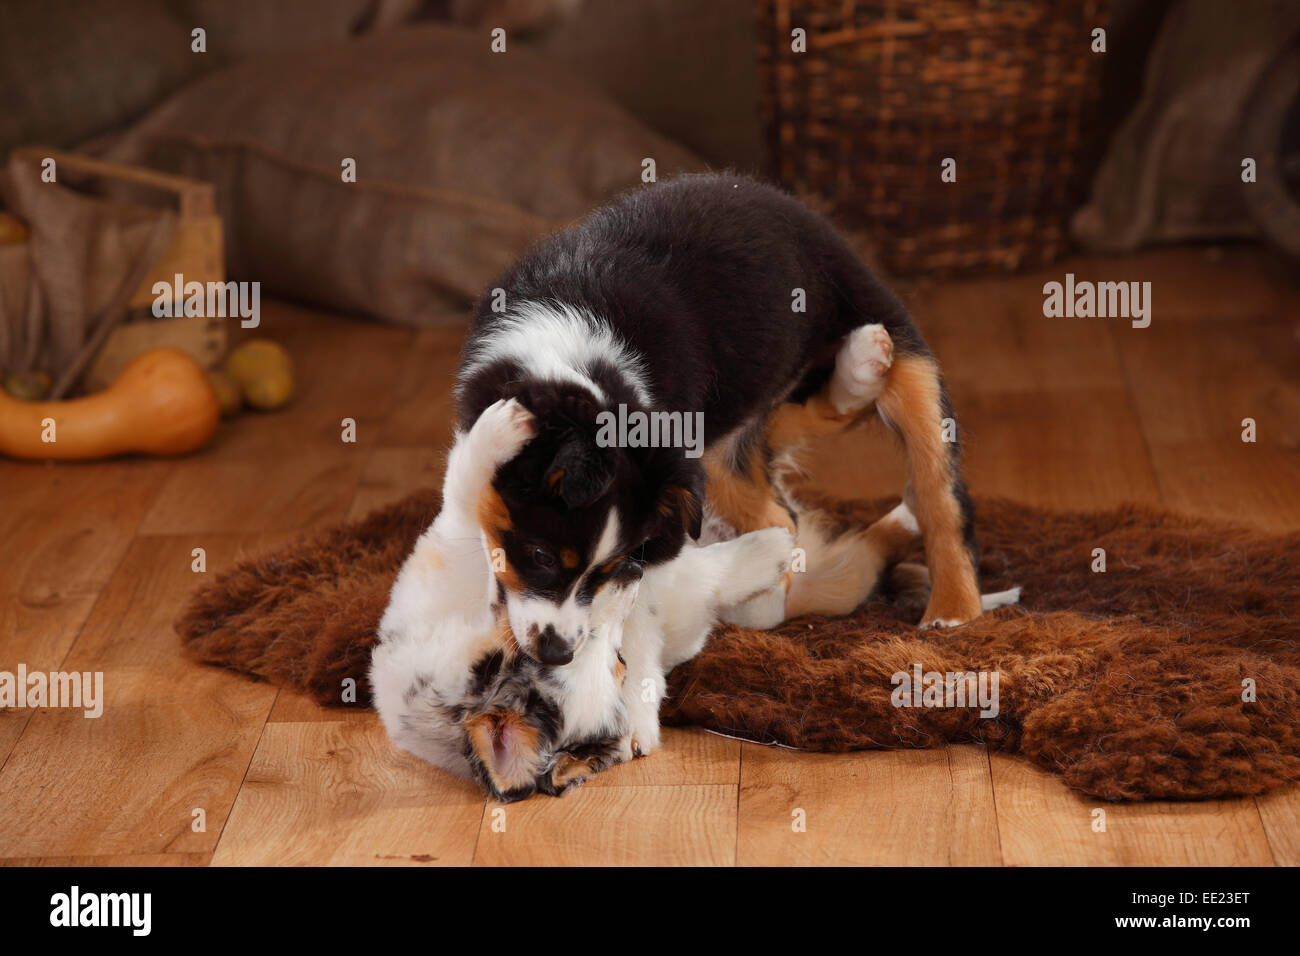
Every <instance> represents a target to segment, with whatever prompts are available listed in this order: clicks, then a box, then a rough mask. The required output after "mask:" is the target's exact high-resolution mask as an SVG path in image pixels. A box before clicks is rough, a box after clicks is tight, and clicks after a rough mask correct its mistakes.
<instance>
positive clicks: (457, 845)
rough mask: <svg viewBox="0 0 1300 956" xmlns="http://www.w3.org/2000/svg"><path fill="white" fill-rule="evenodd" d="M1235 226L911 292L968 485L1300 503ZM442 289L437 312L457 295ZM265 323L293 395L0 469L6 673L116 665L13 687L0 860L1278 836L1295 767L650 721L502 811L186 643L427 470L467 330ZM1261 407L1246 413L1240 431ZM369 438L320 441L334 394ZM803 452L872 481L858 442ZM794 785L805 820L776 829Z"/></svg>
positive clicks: (1284, 353)
mask: <svg viewBox="0 0 1300 956" xmlns="http://www.w3.org/2000/svg"><path fill="white" fill-rule="evenodd" d="M1066 271H1073V272H1074V273H1075V274H1076V275H1077V276H1078V277H1079V278H1080V279H1088V278H1091V279H1112V280H1121V279H1122V280H1149V281H1151V282H1152V286H1153V322H1152V325H1151V327H1150V328H1148V329H1133V328H1130V327H1129V325H1128V323H1127V322H1125V321H1122V320H1104V319H1046V318H1044V317H1043V315H1042V301H1043V296H1042V291H1041V290H1042V284H1043V282H1044V281H1047V280H1048V279H1058V280H1059V279H1062V278H1063V277H1064V275H1065V273H1066ZM1287 274H1288V273H1287V269H1286V267H1285V266H1284V265H1282V264H1280V263H1278V262H1276V261H1274V260H1273V259H1271V258H1270V257H1268V256H1267V255H1264V254H1262V253H1259V252H1255V251H1251V250H1243V249H1237V250H1229V251H1226V252H1220V251H1216V250H1199V249H1198V250H1178V251H1172V250H1171V251H1161V252H1157V253H1152V254H1147V255H1144V256H1142V257H1140V258H1131V259H1119V260H1110V261H1104V262H1103V261H1082V260H1080V261H1074V262H1068V263H1064V264H1062V265H1061V266H1060V267H1058V268H1055V269H1052V270H1050V272H1048V273H1040V274H1035V275H1030V276H1025V277H1021V278H1016V279H1011V280H996V281H979V282H975V283H966V284H960V285H958V284H945V285H935V286H930V287H926V288H919V289H917V290H915V291H914V293H913V294H912V296H911V300H912V304H913V307H914V310H915V312H916V314H917V316H918V320H919V322H920V324H921V326H922V328H923V329H924V330H925V332H926V334H927V336H928V337H929V339H930V341H931V342H932V344H933V345H934V347H935V350H936V351H937V353H938V355H939V357H940V360H941V361H942V363H943V366H944V369H945V372H946V375H947V378H948V381H949V383H950V386H951V389H952V392H953V397H954V400H955V403H956V406H957V409H958V413H959V415H960V416H961V421H962V423H963V428H964V432H963V435H964V439H965V441H966V442H967V448H968V476H969V479H970V483H971V485H972V487H973V489H974V491H975V492H976V493H977V494H999V495H1006V496H1010V497H1014V498H1017V499H1020V500H1023V501H1027V502H1032V503H1034V504H1038V505H1045V506H1054V507H1059V508H1099V507H1107V506H1111V505H1115V504H1118V503H1120V502H1124V501H1138V502H1145V503H1150V504H1161V503H1163V504H1165V505H1168V506H1170V507H1173V508H1176V509H1181V510H1186V511H1190V512H1196V513H1200V514H1207V515H1214V516H1217V517H1225V518H1232V519H1236V520H1239V521H1241V522H1247V523H1250V524H1253V525H1257V526H1260V527H1263V528H1271V529H1278V530H1281V529H1295V528H1300V319H1298V317H1300V292H1298V291H1297V288H1296V285H1295V284H1294V283H1289V282H1288V280H1287V279H1286V276H1287ZM454 319H455V317H454V316H449V318H448V321H449V322H451V321H454ZM260 333H261V334H265V335H269V336H272V337H274V338H276V339H279V340H280V341H282V342H284V343H285V344H286V345H287V346H288V347H289V348H290V349H291V351H292V352H293V354H294V355H295V356H296V358H297V361H298V365H299V371H300V379H301V387H300V395H299V398H298V400H297V401H296V403H295V404H294V405H293V406H292V407H291V408H290V409H288V410H286V411H284V412H281V413H279V414H275V415H266V416H256V415H254V416H245V417H243V418H240V419H238V420H237V421H235V422H233V423H230V424H225V425H223V426H222V430H221V432H220V433H219V435H218V438H217V440H216V441H215V443H214V444H213V445H212V446H211V447H210V448H208V449H207V450H205V451H204V452H202V453H201V454H198V455H195V456H193V457H191V458H187V459H184V460H181V461H171V462H163V461H144V460H135V461H120V462H113V463H108V464H90V465H73V466H69V465H46V464H15V463H7V462H5V463H0V542H2V543H3V544H2V546H0V670H13V669H15V668H16V666H17V664H18V663H20V662H22V663H25V664H26V665H27V667H28V669H29V670H36V669H44V670H50V669H60V670H74V669H75V670H79V671H87V670H88V671H103V672H104V673H105V683H106V696H107V703H106V706H105V709H104V714H103V716H102V717H101V718H99V719H97V720H90V719H85V718H83V717H82V716H81V714H80V712H79V711H78V712H73V711H68V710H57V709H50V710H41V711H37V712H32V711H29V710H6V711H0V762H2V766H0V860H3V861H5V862H10V863H42V862H44V863H49V862H78V863H117V864H148V865H193V864H205V863H215V864H297V863H306V864H334V863H346V864H414V865H432V864H469V863H476V864H507V863H534V864H536V863H656V864H691V863H710V864H744V865H755V864H780V863H862V864H927V865H928V864H991V865H998V864H1003V865H1025V864H1271V863H1277V864H1289V865H1295V864H1297V863H1300V788H1292V789H1291V790H1289V791H1285V792H1282V793H1279V794H1275V795H1272V796H1268V797H1263V798H1260V799H1242V800H1232V801H1217V802H1209V803H1196V804H1171V803H1157V804H1145V805H1131V806H1123V805H1118V806H1117V805H1108V806H1105V810H1106V820H1107V826H1106V830H1105V832H1104V833H1097V832H1094V831H1093V829H1092V823H1093V810H1094V809H1095V808H1096V807H1098V806H1100V804H1099V803H1098V802H1097V801H1094V800H1089V799H1085V798H1082V797H1080V796H1079V795H1077V794H1075V793H1072V792H1071V791H1069V790H1068V789H1067V788H1066V787H1065V786H1064V785H1063V784H1062V783H1061V782H1060V780H1059V779H1058V778H1056V777H1053V776H1051V775H1048V774H1045V773H1042V772H1039V771H1038V770H1035V769H1033V768H1031V767H1029V766H1027V765H1026V764H1024V763H1022V762H1020V761H1018V760H1016V759H1014V758H1011V757H1006V756H999V755H989V754H987V753H986V752H985V751H984V750H983V749H982V748H979V747H975V746H955V747H947V748H942V749H937V750H929V751H914V752H896V753H860V754H853V755H848V756H826V755H815V754H802V753H795V752H791V751H787V750H779V749H768V748H764V747H759V746H753V745H750V744H741V743H739V742H737V741H734V740H730V739H725V738H722V737H717V736H712V735H710V734H707V733H703V732H700V731H669V732H668V733H667V736H666V741H665V747H664V749H663V751H662V752H661V753H659V754H656V755H655V756H653V757H651V758H649V759H646V760H641V761H637V762H635V763H633V764H630V765H626V766H622V767H618V768H615V769H614V770H612V771H610V772H608V773H605V774H603V775H601V776H600V777H599V778H598V779H596V780H594V781H592V782H591V783H589V784H588V785H587V786H586V787H585V788H583V789H581V790H579V791H577V792H575V793H573V794H570V795H568V796H566V797H564V798H563V799H559V800H556V799H551V798H545V797H539V798H535V799H532V800H528V801H525V802H524V803H521V804H515V805H511V806H509V807H507V808H504V809H501V808H498V807H496V806H495V805H493V804H491V803H485V801H484V799H483V797H482V796H481V795H480V794H479V793H478V792H477V791H476V790H475V788H474V787H472V786H470V785H468V784H466V783H463V782H460V781H457V780H454V779H451V778H449V777H447V776H445V775H443V774H441V773H440V772H438V771H436V770H434V769H432V768H430V767H428V766H425V765H423V764H421V763H419V762H418V761H416V760H415V759H414V758H410V757H407V756H404V755H402V754H399V753H398V752H396V751H395V750H394V749H393V747H392V746H391V745H390V744H389V742H388V740H387V738H386V737H385V735H384V732H383V730H382V728H381V726H380V725H379V723H378V721H377V719H376V718H375V717H374V716H373V715H372V714H369V713H342V712H337V711H326V710H322V709H320V708H318V707H316V706H315V705H313V704H311V703H309V702H306V701H304V700H302V699H300V698H297V697H295V696H294V695H292V694H289V693H285V692H278V691H277V689H276V688H274V687H271V686H268V685H265V684H257V683H253V682H251V681H248V680H245V679H243V678H240V677H237V676H235V675H233V674H229V673H225V672H222V671H218V670H214V669H210V668H205V667H199V666H196V665H193V664H190V663H188V662H186V661H184V660H182V658H181V656H180V654H179V653H178V642H177V638H176V637H175V635H174V634H173V632H172V630H171V622H172V620H173V619H174V617H175V616H176V613H177V611H178V610H179V608H180V607H181V606H182V603H183V602H184V600H185V598H186V595H187V594H188V593H189V592H190V591H191V590H192V589H193V588H194V587H196V586H197V585H198V584H200V583H201V580H202V579H201V578H200V576H199V575H198V574H196V573H195V572H193V571H192V570H191V562H192V557H191V554H192V551H193V549H194V548H198V547H202V548H204V549H205V550H206V554H207V572H206V573H207V575H209V576H211V575H212V574H214V573H216V572H219V571H221V570H222V569H224V568H228V567H230V566H231V565H232V564H233V563H234V562H235V561H237V560H238V559H239V558H240V557H241V556H245V555H249V554H254V553H257V552H259V551H261V550H263V549H265V548H268V547H272V546H275V545H278V544H280V543H282V542H286V541H288V540H290V539H291V538H293V537H294V536H295V535H296V534H297V533H299V532H301V531H302V530H303V529H306V528H313V527H318V526H321V525H325V524H329V523H331V522H335V521H338V520H339V519H341V518H344V517H347V516H354V515H361V514H364V513H365V512H367V511H368V510H369V509H371V508H373V507H375V506H376V505H380V504H383V503H385V502H388V501H390V500H393V499H394V498H396V497H398V496H400V495H402V494H404V493H405V492H407V491H409V490H411V489H414V488H417V487H420V486H423V485H429V484H433V483H436V482H437V480H438V479H439V475H440V466H441V460H442V450H443V449H444V448H445V445H446V442H447V439H448V437H449V435H450V424H449V422H450V412H451V397H450V382H451V376H452V373H453V369H454V367H455V364H456V360H457V350H458V346H459V342H460V331H459V328H457V327H456V326H454V325H449V326H448V327H447V328H444V329H432V330H425V331H420V332H414V331H409V330H402V329H394V328H385V327H379V326H375V325H370V324H362V323H359V322H355V321H349V320H346V319H341V318H334V317H329V316H324V315H320V314H318V313H313V312H309V311H306V310H303V309H297V308H292V307H288V306H272V307H268V308H266V309H265V310H264V312H263V328H262V329H261V330H260ZM1246 417H1250V418H1254V419H1255V420H1256V422H1257V423H1258V433H1259V440H1258V442H1257V443H1255V444H1244V443H1243V442H1242V441H1241V440H1240V432H1241V420H1242V419H1243V418H1246ZM343 418H353V419H355V420H356V423H357V438H358V440H357V443H356V444H344V443H343V442H341V441H340V421H341V420H342V419H343ZM815 471H816V473H818V474H819V476H820V477H821V478H822V480H823V481H824V482H825V483H826V484H827V485H828V486H829V487H831V488H832V489H834V490H835V491H836V492H837V493H840V494H843V495H876V494H891V493H895V492H897V491H898V489H899V488H900V487H901V483H902V482H901V476H902V464H901V461H900V460H899V458H898V456H897V453H896V452H895V451H894V450H893V449H892V448H891V447H890V445H889V444H888V443H887V442H885V441H883V440H882V439H880V438H879V437H877V436H868V437H866V438H864V437H863V435H862V434H855V435H852V436H848V437H846V438H843V439H837V440H836V442H834V443H833V444H832V445H830V446H828V447H827V448H825V449H824V450H823V451H822V453H821V454H820V455H819V457H818V462H817V466H816V469H815ZM797 810H802V811H803V812H804V814H805V816H806V832H794V831H793V828H792V825H791V824H792V820H793V815H794V814H795V813H796V811H797Z"/></svg>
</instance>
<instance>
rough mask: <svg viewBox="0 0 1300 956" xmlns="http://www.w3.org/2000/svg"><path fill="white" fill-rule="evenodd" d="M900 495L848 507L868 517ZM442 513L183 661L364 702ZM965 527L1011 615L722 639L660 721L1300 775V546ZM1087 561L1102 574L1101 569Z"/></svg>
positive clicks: (201, 633) (1120, 513) (1150, 789)
mask: <svg viewBox="0 0 1300 956" xmlns="http://www.w3.org/2000/svg"><path fill="white" fill-rule="evenodd" d="M892 503H893V502H861V503H857V504H853V505H840V506H838V510H839V511H840V512H841V514H842V515H843V517H845V518H846V519H847V520H851V521H860V522H862V523H864V524H865V523H866V522H868V521H869V520H871V519H872V518H873V517H874V516H876V515H879V514H882V513H884V511H885V510H887V508H888V507H889V506H890V505H891V504H892ZM437 508H438V498H437V495H436V494H435V493H432V492H427V493H419V494H416V495H413V496H411V497H409V498H407V499H405V500H404V501H401V502H399V503H398V504H396V505H394V506H392V507H389V508H387V509H384V510H382V511H378V512H376V513H374V514H373V515H371V516H370V517H368V518H366V519H364V520H362V521H359V522H355V523H352V524H347V525H343V526H341V527H337V528H333V529H330V530H328V531H325V532H322V533H319V534H317V535H316V536H315V537H313V538H310V539H308V540H306V541H304V542H302V543H299V544H298V545H296V546H294V547H290V548H287V549H284V550H282V551H280V552H278V553H276V554H272V555H268V556H266V557H262V558H259V559H257V560H253V561H249V562H247V563H245V564H243V565H241V566H240V567H238V568H236V569H235V570H234V571H231V572H229V573H226V574H223V575H221V576H220V577H219V578H217V580H216V581H215V582H214V583H213V584H210V585H208V586H207V587H205V588H203V589H202V590H200V591H199V592H198V593H197V594H196V595H195V596H194V598H193V600H192V603H191V605H190V607H189V608H188V609H187V610H186V611H185V613H184V614H183V615H182V617H181V618H180V620H179V621H178V622H177V630H178V631H179V633H180V634H181V636H182V639H183V640H184V642H185V645H186V651H187V653H188V654H190V655H191V656H192V657H193V658H195V659H196V660H199V661H204V662H206V663H210V664H219V665H224V666H227V667H231V668H235V669H237V670H239V671H242V672H245V673H247V674H251V675H255V676H257V677H261V678H264V679H266V680H269V681H273V682H275V683H277V684H282V685H285V686H288V687H292V688H294V689H297V690H300V691H303V692H305V693H307V694H310V695H311V696H312V697H313V698H314V699H316V700H317V701H319V702H320V703H322V704H330V705H333V704H338V703H339V699H340V688H341V686H342V681H343V680H344V678H348V677H351V678H354V679H355V680H356V683H357V688H358V693H359V696H360V698H361V700H360V703H362V704H365V703H367V700H366V696H367V693H368V691H367V684H366V680H365V675H366V671H367V668H368V666H369V659H370V646H371V643H372V641H373V635H374V632H375V628H376V625H377V624H378V621H379V618H380V616H381V614H382V613H383V610H384V607H385V605H386V603H387V598H388V590H389V587H390V585H391V583H392V580H393V578H394V576H395V575H396V572H397V570H398V568H399V566H400V564H401V562H402V560H403V559H404V558H405V556H406V554H407V553H408V552H409V550H410V548H411V547H412V545H413V543H414V541H415V538H416V537H417V536H418V535H419V533H420V532H421V531H422V530H423V529H424V528H425V527H427V526H428V524H429V523H430V522H431V521H432V520H433V517H434V515H435V514H436V512H437ZM976 513H977V515H978V527H979V538H980V541H981V546H982V548H983V550H984V556H983V559H982V561H981V586H982V588H983V589H984V590H985V591H997V590H1002V589H1004V588H1008V587H1012V586H1014V585H1022V586H1023V588H1024V592H1023V598H1022V604H1021V605H1020V606H1019V607H1012V608H1004V609H1001V610H998V611H995V612H992V613H990V614H987V615H985V616H984V617H983V618H981V619H980V620H979V621H977V622H975V623H973V624H970V625H968V626H966V627H962V628H958V629H955V630H952V631H938V632H919V631H917V630H916V629H915V627H914V626H913V625H914V623H915V621H916V620H917V618H918V616H919V615H918V611H917V610H916V609H914V608H905V607H899V606H894V605H892V604H890V603H887V602H886V601H884V600H879V599H873V600H872V601H870V602H868V603H867V604H865V605H864V606H863V607H862V608H860V609H859V610H858V612H857V613H856V614H854V615H853V616H851V617H848V618H842V619H834V620H832V619H824V618H812V619H804V620H800V621H795V622H792V623H790V624H787V625H785V626H783V627H781V628H779V629H778V630H776V631H773V632H761V631H749V630H743V629H739V628H724V629H721V630H719V631H718V632H717V633H716V634H715V636H714V637H713V639H712V640H711V642H710V643H709V646H708V647H707V648H706V649H705V651H704V652H703V653H702V654H700V655H699V656H698V657H697V658H696V659H695V660H693V661H691V662H689V663H687V664H684V665H683V666H681V667H679V668H677V670H676V671H674V673H673V675H672V680H671V682H670V685H669V694H670V699H669V700H668V701H666V702H665V705H664V711H663V717H664V720H665V722H667V723H690V724H698V725H700V726H703V727H707V728H710V729H713V730H717V731H721V732H723V733H727V734H731V735H735V736H740V737H745V738H748V739H752V740H757V741H761V742H778V743H781V744H785V745H788V746H792V747H799V748H805V749H809V750H823V751H843V750H852V749H863V748H901V747H931V746H936V745H940V744H942V743H944V742H945V741H978V742H983V743H986V744H987V745H988V746H990V747H992V748H996V749H998V750H1003V751H1008V752H1012V753H1018V754H1020V755H1021V756H1023V757H1025V758H1027V759H1029V760H1031V761H1033V762H1034V763H1035V764H1037V765H1038V766H1040V767H1044V768H1046V769H1049V770H1053V771H1055V772H1057V773H1060V774H1061V775H1062V776H1063V777H1064V778H1065V780H1066V782H1067V783H1068V784H1069V785H1070V786H1071V787H1074V788H1076V789H1078V790H1081V791H1083V792H1085V793H1088V794H1091V795H1093V796H1097V797H1101V798H1105V799H1114V800H1146V799H1196V798H1208V797H1223V796H1233V795H1243V794H1255V793H1262V792H1264V791H1266V790H1269V789H1272V788H1275V787H1277V786H1279V785H1281V784H1283V783H1285V782H1287V781H1291V780H1295V779H1297V778H1300V560H1297V559H1300V534H1292V535H1288V536H1286V537H1269V536H1266V535H1263V534H1260V533H1258V532H1252V531H1246V530H1242V529H1237V528H1231V527H1225V526H1222V525H1217V524H1212V523H1210V522H1205V521H1198V520H1194V519H1188V518H1183V517H1178V516H1175V515H1171V514H1165V513H1160V512H1156V511H1151V510H1146V509H1140V508H1133V507H1130V508H1123V509H1120V510H1117V511H1109V512H1104V513H1091V514H1085V513H1055V512H1047V511H1041V510H1037V509H1032V508H1026V507H1024V506H1022V505H1019V504H1016V503H1014V502H1010V501H1003V500H984V501H980V502H977V510H976ZM1094 548H1104V549H1105V552H1106V565H1107V569H1106V571H1105V573H1095V572H1093V571H1092V570H1091V565H1092V562H1093V549H1094ZM915 664H919V665H920V666H921V668H922V669H923V670H924V671H939V672H963V671H981V670H984V671H997V672H998V674H999V692H1000V708H1001V709H1000V713H999V714H998V716H997V717H996V718H992V719H982V718H981V717H980V716H979V714H978V710H977V709H975V708H941V707H940V708H897V707H895V706H893V705H892V704H891V695H892V693H893V690H894V686H893V684H892V682H891V675H893V674H894V673H896V672H899V671H903V672H908V673H911V671H912V668H913V665H915ZM1247 679H1249V680H1250V681H1253V682H1254V688H1255V693H1256V695H1257V700H1255V701H1253V702H1244V701H1243V700H1242V697H1243V682H1244V681H1246V680H1247ZM651 759H653V758H651Z"/></svg>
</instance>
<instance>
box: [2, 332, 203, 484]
mask: <svg viewBox="0 0 1300 956" xmlns="http://www.w3.org/2000/svg"><path fill="white" fill-rule="evenodd" d="M220 418H221V405H220V403H219V402H218V401H217V395H216V393H215V392H214V391H213V389H212V386H211V385H210V384H209V383H208V378H207V373H205V372H204V371H203V368H202V367H201V366H200V365H199V363H198V362H196V361H194V359H193V358H191V357H190V356H189V355H187V354H186V353H185V352H182V351H180V350H179V349H170V348H159V349H150V350H149V351H147V352H142V353H141V354H140V355H137V356H136V357H135V358H133V359H132V360H131V361H130V362H129V363H128V364H127V366H126V367H125V368H124V369H122V371H121V373H120V374H119V375H118V377H117V380H116V381H114V382H113V384H112V385H110V386H108V388H106V389H104V390H103V391H101V392H96V393H95V394H93V395H88V396H86V397H85V398H74V399H68V400H66V401H58V402H22V401H19V400H18V399H16V398H13V397H11V396H10V395H7V394H5V392H4V390H3V389H0V454H4V455H9V456H10V457H12V458H34V459H43V458H57V459H63V460H80V459H90V458H108V457H110V456H112V455H123V454H128V453H130V452H138V453H140V454H145V455H183V454H185V453H186V452H191V451H194V450H195V449H198V448H202V447H203V446H204V445H205V444H207V442H208V440H209V439H210V438H211V437H212V434H213V432H215V431H216V429H217V421H218V420H219V419H220ZM51 420H52V421H53V423H54V425H53V436H54V441H44V440H42V436H43V435H48V434H49V425H50V421H51Z"/></svg>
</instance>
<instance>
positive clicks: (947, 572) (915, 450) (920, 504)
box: [876, 350, 981, 627]
mask: <svg viewBox="0 0 1300 956" xmlns="http://www.w3.org/2000/svg"><path fill="white" fill-rule="evenodd" d="M876 411H877V412H878V413H879V414H880V417H881V418H882V419H884V421H885V423H886V424H887V425H889V426H890V428H892V429H893V430H894V431H895V432H896V433H897V434H898V435H899V436H900V437H901V438H902V440H903V445H904V447H905V448H906V450H907V468H908V487H907V490H906V491H905V492H904V495H903V499H904V501H906V502H907V504H908V505H909V506H910V507H911V508H912V511H913V512H914V513H915V514H916V519H917V521H918V523H919V524H920V527H921V534H922V536H923V538H924V540H925V560H926V564H927V565H928V567H929V569H930V578H931V581H932V586H931V590H930V600H929V603H928V604H927V605H926V609H925V613H924V614H923V615H922V617H921V626H922V627H951V626H955V625H958V624H964V623H966V622H967V621H971V620H974V619H975V618H977V617H979V616H980V613H981V605H980V593H979V585H978V582H977V569H978V566H979V561H978V554H979V552H978V547H977V545H976V543H975V519H974V513H973V509H972V507H971V503H970V497H969V495H967V493H966V486H965V484H964V483H963V482H962V480H961V474H960V471H959V449H958V444H957V440H956V420H955V419H954V418H953V413H952V406H951V404H950V403H949V401H948V395H947V392H946V391H945V389H944V387H943V380H942V378H941V377H940V375H939V368H938V365H937V364H936V363H935V361H934V358H933V356H931V355H930V354H929V353H928V352H926V351H920V350H918V351H914V352H912V351H909V352H907V353H904V354H899V355H897V356H896V357H895V359H894V363H893V366H892V367H891V368H890V370H889V373H888V374H887V375H886V376H885V383H884V387H883V389H882V390H881V392H880V395H879V396H878V397H877V399H876Z"/></svg>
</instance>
